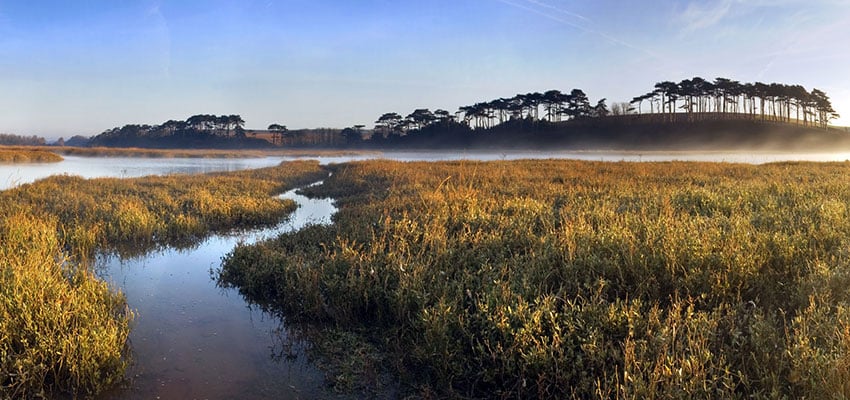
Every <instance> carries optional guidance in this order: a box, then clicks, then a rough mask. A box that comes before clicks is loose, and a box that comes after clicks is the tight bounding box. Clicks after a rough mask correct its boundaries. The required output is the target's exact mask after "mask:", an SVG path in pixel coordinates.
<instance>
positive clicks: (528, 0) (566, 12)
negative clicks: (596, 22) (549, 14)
mask: <svg viewBox="0 0 850 400" xmlns="http://www.w3.org/2000/svg"><path fill="white" fill-rule="evenodd" d="M525 2H526V3H530V4H534V5H536V6H538V7H541V8H545V9H549V10H552V11H555V12H557V13H560V14H564V15H567V16H570V17H573V18H577V19H580V20H584V21H590V20H589V19H587V18H585V17H584V16H582V15H579V14H576V13H574V12H572V11H569V10H565V9H563V8H561V7H556V6H553V5H551V4H548V3H544V2H542V1H538V0H525Z"/></svg>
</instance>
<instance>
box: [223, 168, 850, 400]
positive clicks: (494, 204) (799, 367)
mask: <svg viewBox="0 0 850 400" xmlns="http://www.w3.org/2000/svg"><path fill="white" fill-rule="evenodd" d="M847 176H850V164H847V163H840V164H839V163H834V164H815V163H778V164H769V165H762V166H753V165H735V164H715V163H680V162H667V163H596V162H579V161H518V162H488V163H481V162H462V161H461V162H447V163H399V162H389V161H371V162H361V163H352V164H346V165H342V166H338V167H336V170H335V173H334V175H333V176H332V177H331V178H329V179H328V180H327V181H326V183H325V185H324V186H322V187H318V188H314V189H311V191H312V192H313V194H322V195H331V196H333V197H336V198H337V199H338V205H339V207H340V210H339V212H338V214H337V215H336V216H335V224H334V225H332V226H329V227H313V228H309V229H305V230H302V231H301V232H297V233H290V234H285V235H283V236H282V237H280V238H278V239H275V240H271V241H268V242H265V243H261V244H257V245H253V246H242V247H239V248H237V249H236V250H235V251H234V252H233V253H232V254H230V255H228V256H227V257H226V259H225V262H224V264H223V266H222V271H221V276H220V279H221V282H222V283H223V284H229V285H234V286H237V287H239V288H240V290H241V291H242V292H243V293H244V294H245V295H246V296H248V298H249V299H252V300H254V301H256V302H258V303H262V304H264V305H266V306H270V307H273V308H277V309H279V310H281V311H282V312H283V313H284V315H285V316H286V318H287V320H289V321H301V322H302V323H308V324H311V325H313V326H318V327H322V326H328V327H333V328H334V329H343V330H346V331H348V332H350V333H353V334H356V335H358V336H360V337H361V338H362V340H364V341H366V342H369V343H371V344H372V345H374V346H377V348H379V349H381V350H382V351H383V352H384V353H386V354H387V356H386V357H384V358H383V359H385V360H387V362H386V365H387V366H389V368H390V370H391V371H393V373H395V374H396V376H397V377H398V378H399V379H401V380H402V382H403V383H404V384H405V387H406V388H407V389H406V390H407V391H412V392H415V393H418V394H420V395H425V396H436V397H444V396H448V397H520V398H522V397H537V398H540V397H545V398H628V399H632V398H635V399H637V398H640V399H643V398H661V399H669V398H745V397H752V398H783V397H785V398H846V397H848V396H850V385H848V382H850V380H848V379H847V378H848V374H850V373H848V365H850V336H848V335H850V309H848V307H847V304H850V303H848V301H850V291H848V289H847V288H848V287H850V272H848V271H850V252H848V250H847V249H850V180H848V179H847ZM314 331H317V332H321V329H316V330H314Z"/></svg>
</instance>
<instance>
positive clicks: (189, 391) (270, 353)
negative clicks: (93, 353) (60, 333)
mask: <svg viewBox="0 0 850 400" xmlns="http://www.w3.org/2000/svg"><path fill="white" fill-rule="evenodd" d="M281 197H285V198H290V199H293V200H295V201H297V202H299V203H300V205H301V207H299V208H298V210H297V211H296V212H295V214H294V215H293V216H292V217H291V218H290V219H289V220H288V221H286V222H284V223H282V224H280V225H278V226H276V227H274V228H270V229H263V230H255V231H248V232H241V233H238V234H233V235H217V236H212V237H210V238H208V239H206V240H205V241H203V242H202V243H201V244H199V245H198V246H197V247H195V248H192V249H182V250H179V249H168V250H162V251H158V252H154V253H149V254H148V255H146V256H145V257H142V258H137V259H134V260H121V259H119V258H117V257H106V258H103V259H101V260H100V267H99V269H100V271H102V274H103V275H104V278H105V279H106V280H107V281H108V282H111V283H112V284H114V285H115V286H117V287H119V288H120V289H121V290H122V291H123V292H124V293H125V295H126V296H127V301H128V303H129V304H130V307H131V308H132V309H134V310H135V311H136V313H137V317H136V319H135V321H134V323H133V326H132V331H131V334H130V340H131V347H132V350H133V366H132V368H131V369H130V374H129V376H130V377H131V379H132V381H131V383H130V387H129V388H125V389H123V390H119V391H116V392H114V393H110V394H108V395H107V396H106V398H116V399H117V398H121V399H126V398H130V399H134V398H139V399H142V398H145V399H149V398H157V397H160V398H242V399H244V398H249V399H250V398H316V397H325V395H326V394H323V384H324V380H323V376H322V374H321V373H320V372H319V371H317V370H316V369H315V368H314V367H313V366H311V365H310V364H309V363H307V362H306V360H305V358H306V357H304V356H302V355H303V344H302V343H301V342H300V341H299V340H298V338H294V337H291V336H290V332H288V330H287V329H286V327H285V325H284V324H282V322H281V320H280V319H279V318H277V317H275V316H271V315H269V314H267V313H264V312H262V311H261V310H258V309H257V308H256V307H251V306H249V305H248V304H247V303H246V302H245V301H244V300H243V298H242V296H241V295H239V293H238V291H237V290H235V289H220V288H218V287H217V286H216V283H215V281H214V280H213V278H212V277H211V270H215V269H217V268H218V266H219V264H220V261H221V257H222V256H223V255H224V254H226V253H227V252H229V251H230V250H231V249H233V247H234V246H236V245H237V243H240V242H242V243H252V242H255V241H257V240H260V239H263V238H270V237H273V236H276V235H277V234H279V233H281V232H284V231H287V230H292V229H299V228H300V227H302V226H304V225H305V224H307V223H327V222H329V221H330V216H331V215H332V214H333V213H334V212H335V210H336V209H335V207H334V206H333V203H332V202H331V201H330V200H321V199H319V200H311V199H307V198H305V197H303V196H300V195H297V194H296V193H295V192H294V191H290V192H287V193H285V194H284V195H282V196H281Z"/></svg>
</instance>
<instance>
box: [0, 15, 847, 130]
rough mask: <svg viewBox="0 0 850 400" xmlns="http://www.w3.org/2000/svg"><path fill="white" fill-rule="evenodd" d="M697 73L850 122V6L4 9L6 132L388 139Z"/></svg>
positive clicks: (1, 125)
mask: <svg viewBox="0 0 850 400" xmlns="http://www.w3.org/2000/svg"><path fill="white" fill-rule="evenodd" d="M694 76H700V77H703V78H706V79H708V80H713V79H714V78H717V77H725V78H731V79H734V80H738V81H741V82H756V81H760V82H765V83H770V82H779V83H786V84H799V85H803V86H804V87H806V88H807V89H809V90H811V89H812V88H818V89H820V90H823V91H825V92H826V93H827V94H828V95H829V96H830V98H831V99H832V103H833V106H834V108H835V109H836V111H838V113H840V114H842V118H841V119H839V120H838V121H836V123H837V124H839V125H850V0H716V1H661V0H644V1H620V0H617V1H609V0H424V1H408V0H280V1H274V0H233V1H226V0H204V1H200V0H182V1H177V0H175V1H166V0H159V1H157V0H122V1H115V0H103V1H99V0H77V1H73V2H70V1H50V0H43V1H31V0H23V1H18V0H12V1H9V0H0V132H4V133H14V134H20V135H37V136H43V137H46V138H58V137H60V136H61V137H66V138H67V137H70V136H72V135H84V136H92V135H96V134H99V133H101V132H103V131H104V130H107V129H110V128H113V127H117V126H122V125H125V124H130V123H137V124H158V123H161V122H164V121H167V120H169V119H181V120H182V119H186V118H187V117H189V116H191V115H194V114H239V115H241V116H242V118H243V119H244V120H245V121H246V128H247V129H263V128H265V127H267V126H268V125H269V124H271V123H279V124H283V125H286V126H287V127H289V128H290V129H298V128H317V127H333V128H344V127H348V126H353V125H356V124H362V125H366V126H367V127H372V126H373V125H374V121H375V120H376V119H377V118H378V117H379V116H380V115H381V114H383V113H386V112H397V113H399V114H402V115H407V114H409V113H410V112H412V111H413V110H414V109H416V108H430V109H432V110H434V109H438V108H442V109H446V110H449V111H452V112H454V111H456V110H457V108H458V107H460V106H464V105H469V104H473V103H476V102H480V101H489V100H492V99H495V98H499V97H511V96H513V95H515V94H517V93H528V92H535V91H539V92H543V91H546V90H549V89H558V90H561V91H569V90H571V89H573V88H580V89H582V90H584V91H585V92H586V93H587V94H588V96H589V97H590V99H591V101H592V102H594V103H595V102H596V101H597V100H599V99H601V98H606V99H607V100H608V102H609V103H610V102H613V101H616V102H623V101H626V102H627V101H629V100H631V99H632V98H633V97H635V96H638V95H642V94H644V93H646V92H649V91H651V90H652V87H653V86H654V84H655V83H656V82H661V81H665V80H670V81H676V82H678V81H680V80H682V79H686V78H691V77H694Z"/></svg>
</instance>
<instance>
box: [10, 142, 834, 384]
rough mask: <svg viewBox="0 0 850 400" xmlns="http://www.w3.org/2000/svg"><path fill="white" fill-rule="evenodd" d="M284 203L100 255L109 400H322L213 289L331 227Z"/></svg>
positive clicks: (268, 325)
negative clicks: (115, 366) (128, 355)
mask: <svg viewBox="0 0 850 400" xmlns="http://www.w3.org/2000/svg"><path fill="white" fill-rule="evenodd" d="M304 158H311V159H318V160H319V161H320V162H321V163H324V164H327V163H339V162H346V161H352V160H362V159H369V158H385V159H395V160H402V161H441V160H460V159H466V160H513V159H532V158H533V159H543V158H556V159H580V160H595V161H609V162H620V161H626V162H644V161H672V160H680V161H720V162H736V163H751V164H761V163H767V162H779V161H846V160H848V159H850V153H810V154H801V153H751V152H748V153H744V152H741V153H729V152H722V153H721V152H676V153H670V152H642V153H637V152H509V153H508V152H459V153H445V152H393V153H384V154H374V153H370V154H368V155H359V156H358V155H355V156H340V157H304ZM294 159H296V158H295V157H284V156H273V157H264V158H235V159H202V158H165V159H152V158H89V157H75V156H68V157H65V161H63V162H60V163H52V164H17V165H9V164H5V165H2V164H0V189H6V188H10V187H14V186H17V185H20V184H24V183H29V182H33V181H35V180H37V179H40V178H44V177H47V176H50V175H55V174H71V175H79V176H83V177H86V178H94V177H138V176H145V175H163V174H176V173H179V174H198V173H206V172H214V171H234V170H241V169H250V168H261V167H267V166H274V165H277V164H279V163H281V162H284V161H290V160H294ZM282 196H283V197H286V198H291V199H293V200H295V201H297V202H298V203H299V204H300V207H299V208H298V210H297V211H296V213H295V214H294V215H293V216H292V217H291V218H290V219H289V220H288V221H287V222H285V223H282V224H280V225H278V226H276V227H274V228H270V229H263V230H256V231H249V232H241V233H238V234H232V235H216V236H212V237H210V238H208V239H206V240H205V241H203V242H202V243H200V244H198V245H197V246H195V247H193V248H190V249H179V250H178V249H165V250H161V251H155V252H151V253H149V254H147V255H145V256H143V257H140V258H137V259H132V260H121V259H118V258H114V257H113V258H102V259H100V260H98V265H97V266H96V267H97V270H98V271H99V273H100V274H101V276H102V277H103V279H105V280H106V281H107V282H110V284H111V285H113V287H115V288H117V289H119V290H121V291H122V292H123V293H124V294H125V295H126V296H127V301H128V303H129V306H130V308H131V309H133V310H134V312H135V314H136V318H135V320H134V322H133V324H132V330H131V334H130V341H131V343H130V346H131V349H132V354H133V356H132V360H133V364H132V367H131V368H130V370H129V372H128V377H129V382H128V384H127V385H125V387H122V388H117V389H115V390H114V391H111V392H109V393H107V394H105V396H104V397H103V398H107V399H156V398H162V399H167V398H199V399H203V398H240V399H254V398H280V399H299V398H324V397H329V396H333V394H330V393H327V392H326V391H325V390H326V389H325V388H324V379H323V376H322V373H321V372H320V371H318V370H316V369H315V367H314V366H312V364H310V363H309V362H308V361H307V360H306V357H305V356H304V351H303V350H304V349H303V344H300V342H298V341H297V340H294V339H293V338H291V337H290V333H289V332H288V331H287V329H286V326H285V321H281V320H280V319H279V318H278V317H276V316H273V315H269V314H266V313H264V312H262V311H260V310H258V309H256V308H255V307H252V306H250V305H249V304H247V303H246V302H245V301H244V300H243V298H242V296H240V295H239V293H238V292H237V291H236V290H233V289H221V288H219V287H217V286H216V283H215V279H214V271H215V270H216V269H217V268H219V266H220V262H221V257H222V256H224V255H225V254H227V253H228V252H229V251H230V250H232V249H233V248H234V247H235V246H236V245H237V244H238V243H254V242H256V241H258V240H261V239H263V238H270V237H274V236H276V235H277V234H279V233H281V232H284V231H287V230H293V229H299V228H300V227H302V226H304V225H305V224H307V223H310V222H313V223H328V222H329V221H330V216H331V215H332V214H333V213H334V212H335V208H334V206H333V203H332V202H331V201H329V200H314V199H307V198H305V197H303V196H299V195H297V194H296V193H295V192H294V191H291V192H287V193H285V194H284V195H282Z"/></svg>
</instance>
